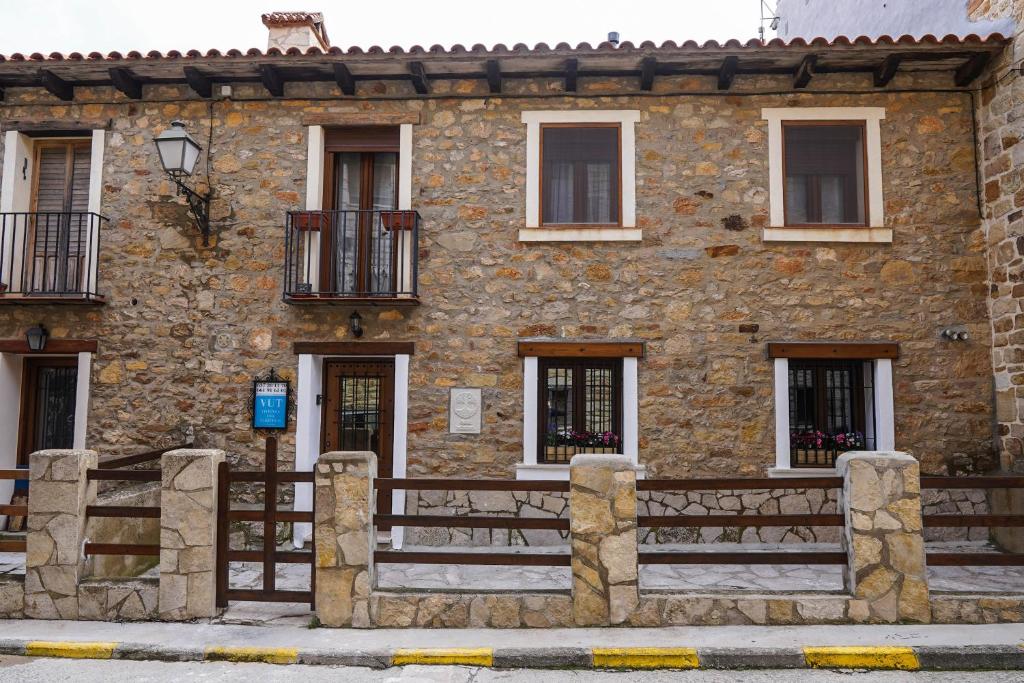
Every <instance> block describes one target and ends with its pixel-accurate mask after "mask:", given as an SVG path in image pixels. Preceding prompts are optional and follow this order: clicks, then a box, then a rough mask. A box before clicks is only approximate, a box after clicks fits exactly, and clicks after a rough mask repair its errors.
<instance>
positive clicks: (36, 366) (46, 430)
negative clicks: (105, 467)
mask: <svg viewBox="0 0 1024 683" xmlns="http://www.w3.org/2000/svg"><path fill="white" fill-rule="evenodd" d="M21 387H22V391H21V395H22V398H21V420H20V422H21V425H20V430H19V432H20V433H19V435H18V464H19V465H26V464H28V456H29V454H30V453H33V452H35V451H40V450H43V449H46V448H73V447H74V440H75V395H76V390H77V387H78V359H77V358H26V359H25V365H24V368H23V370H22V378H21Z"/></svg>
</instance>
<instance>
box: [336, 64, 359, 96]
mask: <svg viewBox="0 0 1024 683" xmlns="http://www.w3.org/2000/svg"><path fill="white" fill-rule="evenodd" d="M334 82H335V83H337V84H338V87H339V88H341V92H342V93H344V94H345V95H355V94H356V79H355V78H353V77H352V72H351V71H349V70H348V67H347V66H345V65H344V64H342V63H341V62H335V63H334Z"/></svg>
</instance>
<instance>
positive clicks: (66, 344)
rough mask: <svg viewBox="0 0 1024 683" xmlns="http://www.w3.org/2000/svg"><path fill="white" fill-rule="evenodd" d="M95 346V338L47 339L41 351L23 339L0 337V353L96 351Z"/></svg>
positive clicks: (43, 353)
mask: <svg viewBox="0 0 1024 683" xmlns="http://www.w3.org/2000/svg"><path fill="white" fill-rule="evenodd" d="M97 348H98V344H97V342H96V340H95V339H48V340H47V341H46V347H45V348H43V350H42V351H32V350H30V349H29V348H28V342H27V341H25V340H24V339H0V353H23V354H34V355H35V354H38V355H45V354H49V353H96V349H97Z"/></svg>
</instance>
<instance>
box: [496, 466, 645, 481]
mask: <svg viewBox="0 0 1024 683" xmlns="http://www.w3.org/2000/svg"><path fill="white" fill-rule="evenodd" d="M636 467H637V471H636V478H637V479H646V478H647V467H646V466H644V465H637V466H636ZM516 479H517V480H520V481H522V480H526V481H537V480H538V479H555V480H557V481H569V465H568V463H566V464H564V465H562V464H558V465H524V464H519V465H516Z"/></svg>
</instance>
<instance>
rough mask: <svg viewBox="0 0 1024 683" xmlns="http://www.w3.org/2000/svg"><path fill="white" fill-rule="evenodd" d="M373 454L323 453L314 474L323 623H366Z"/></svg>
mask: <svg viewBox="0 0 1024 683" xmlns="http://www.w3.org/2000/svg"><path fill="white" fill-rule="evenodd" d="M376 476H377V456H376V455H374V454H373V453H372V452H370V451H351V452H342V451H333V452H330V453H324V454H322V455H321V456H320V457H319V459H318V460H317V463H316V474H315V475H314V487H315V493H314V505H313V508H314V515H313V524H314V528H313V534H314V536H313V542H314V543H313V546H314V548H315V549H316V550H315V552H316V560H315V561H316V596H315V598H316V614H317V618H319V620H320V623H321V624H323V625H324V626H354V627H356V628H369V627H370V626H372V624H371V622H370V591H371V590H372V587H373V550H374V546H375V545H376V539H375V538H374V533H373V511H374V505H375V497H374V491H373V480H374V478H375V477H376Z"/></svg>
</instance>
